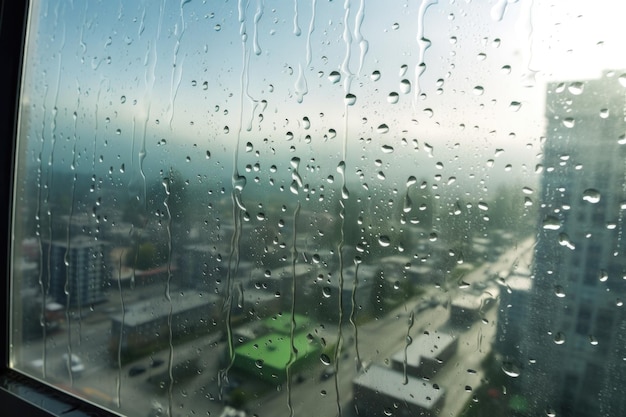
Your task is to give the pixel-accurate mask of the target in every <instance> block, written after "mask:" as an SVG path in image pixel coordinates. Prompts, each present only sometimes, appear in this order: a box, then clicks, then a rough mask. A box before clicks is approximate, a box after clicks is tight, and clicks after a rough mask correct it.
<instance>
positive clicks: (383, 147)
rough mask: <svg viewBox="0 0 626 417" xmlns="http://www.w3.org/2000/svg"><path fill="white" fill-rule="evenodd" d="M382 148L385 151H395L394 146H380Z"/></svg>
mask: <svg viewBox="0 0 626 417" xmlns="http://www.w3.org/2000/svg"><path fill="white" fill-rule="evenodd" d="M380 150H381V151H383V153H392V152H393V146H390V145H383V146H381V147H380Z"/></svg>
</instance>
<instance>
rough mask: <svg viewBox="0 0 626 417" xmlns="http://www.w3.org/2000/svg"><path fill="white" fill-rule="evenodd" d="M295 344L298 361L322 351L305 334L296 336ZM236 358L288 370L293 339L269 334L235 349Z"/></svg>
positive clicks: (317, 344)
mask: <svg viewBox="0 0 626 417" xmlns="http://www.w3.org/2000/svg"><path fill="white" fill-rule="evenodd" d="M293 344H294V346H295V348H296V350H297V351H298V353H297V356H296V360H301V359H302V358H304V357H305V356H307V355H309V354H312V353H313V354H314V353H316V352H320V351H321V346H320V344H319V343H317V342H310V341H309V339H308V338H307V335H306V334H305V333H304V332H303V333H297V334H295V335H294V337H293ZM236 356H242V357H247V358H249V359H252V360H253V361H255V362H256V361H257V360H261V361H263V367H265V366H267V367H269V368H272V369H277V370H286V369H287V365H288V364H289V358H290V356H291V337H290V335H288V334H281V333H269V334H267V335H265V336H261V337H259V338H258V339H255V340H253V341H250V342H248V343H245V344H243V345H241V346H239V347H237V348H235V357H236ZM235 361H236V358H235Z"/></svg>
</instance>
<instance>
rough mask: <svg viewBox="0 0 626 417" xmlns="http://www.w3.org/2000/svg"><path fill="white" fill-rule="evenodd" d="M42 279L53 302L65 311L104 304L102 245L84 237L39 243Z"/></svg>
mask: <svg viewBox="0 0 626 417" xmlns="http://www.w3.org/2000/svg"><path fill="white" fill-rule="evenodd" d="M42 249H43V250H42V254H43V263H42V269H43V277H44V282H48V283H49V292H50V296H51V297H52V299H54V300H55V301H56V302H58V303H61V304H63V305H66V306H69V307H79V306H88V305H91V304H94V303H98V302H100V301H104V299H105V295H104V284H105V279H104V278H105V268H104V256H103V244H102V242H100V241H97V240H94V239H92V238H87V237H77V238H74V239H70V240H69V241H59V240H55V241H52V242H50V241H48V242H45V241H44V242H42Z"/></svg>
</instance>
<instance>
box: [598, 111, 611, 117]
mask: <svg viewBox="0 0 626 417" xmlns="http://www.w3.org/2000/svg"><path fill="white" fill-rule="evenodd" d="M609 115H610V112H609V109H600V117H601V118H602V119H606V118H608V117H609Z"/></svg>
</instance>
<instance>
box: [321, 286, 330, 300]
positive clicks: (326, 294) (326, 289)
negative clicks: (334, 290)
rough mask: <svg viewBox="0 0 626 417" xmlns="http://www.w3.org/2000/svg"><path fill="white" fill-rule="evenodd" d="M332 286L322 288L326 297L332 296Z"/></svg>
mask: <svg viewBox="0 0 626 417" xmlns="http://www.w3.org/2000/svg"><path fill="white" fill-rule="evenodd" d="M330 293H331V291H330V287H324V288H322V295H323V296H324V298H329V297H330Z"/></svg>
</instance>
